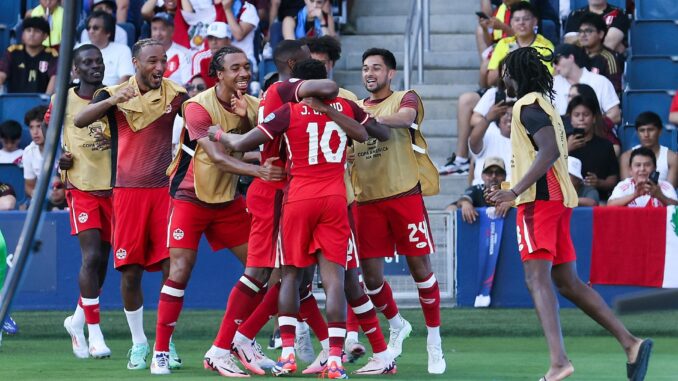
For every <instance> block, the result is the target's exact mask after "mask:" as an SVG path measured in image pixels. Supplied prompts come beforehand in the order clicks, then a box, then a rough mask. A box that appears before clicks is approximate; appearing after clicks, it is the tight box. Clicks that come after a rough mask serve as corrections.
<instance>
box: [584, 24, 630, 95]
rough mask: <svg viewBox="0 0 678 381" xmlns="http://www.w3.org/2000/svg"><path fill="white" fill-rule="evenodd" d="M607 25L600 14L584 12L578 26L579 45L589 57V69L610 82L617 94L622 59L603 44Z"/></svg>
mask: <svg viewBox="0 0 678 381" xmlns="http://www.w3.org/2000/svg"><path fill="white" fill-rule="evenodd" d="M606 33H607V25H605V21H604V20H603V18H602V17H601V16H600V15H597V14H595V13H587V14H585V15H584V16H583V17H582V19H581V23H580V26H579V45H580V46H581V47H582V48H584V50H585V51H586V54H587V55H588V57H589V61H590V65H591V71H592V72H594V73H597V74H600V75H602V76H604V77H605V78H607V79H609V80H610V82H612V86H614V90H615V91H616V92H617V96H620V95H621V93H622V72H623V71H624V69H623V61H622V59H621V57H620V56H619V54H618V53H617V52H614V51H612V50H610V49H609V48H607V47H606V46H605V45H603V40H604V39H605V34H606Z"/></svg>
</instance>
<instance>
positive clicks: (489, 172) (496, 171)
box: [483, 168, 506, 176]
mask: <svg viewBox="0 0 678 381" xmlns="http://www.w3.org/2000/svg"><path fill="white" fill-rule="evenodd" d="M483 173H484V174H486V175H488V176H492V175H494V176H501V175H503V174H505V173H506V172H504V171H503V170H502V169H500V168H488V169H486V170H485V171H483Z"/></svg>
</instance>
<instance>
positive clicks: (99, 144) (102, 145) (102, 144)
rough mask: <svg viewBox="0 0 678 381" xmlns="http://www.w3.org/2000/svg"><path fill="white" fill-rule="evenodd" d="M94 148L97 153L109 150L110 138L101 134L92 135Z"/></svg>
mask: <svg viewBox="0 0 678 381" xmlns="http://www.w3.org/2000/svg"><path fill="white" fill-rule="evenodd" d="M94 148H95V149H97V150H99V151H105V150H107V149H111V138H109V137H106V135H104V134H103V133H101V132H95V133H94Z"/></svg>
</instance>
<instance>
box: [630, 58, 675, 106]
mask: <svg viewBox="0 0 678 381" xmlns="http://www.w3.org/2000/svg"><path fill="white" fill-rule="evenodd" d="M676 73H678V56H675V57H659V56H646V57H638V56H632V57H631V58H630V59H629V60H628V61H626V74H625V77H626V84H627V87H628V88H629V89H631V90H643V89H653V90H655V89H663V90H675V89H678V75H676ZM667 110H668V108H667Z"/></svg>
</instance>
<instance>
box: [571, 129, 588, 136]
mask: <svg viewBox="0 0 678 381" xmlns="http://www.w3.org/2000/svg"><path fill="white" fill-rule="evenodd" d="M572 134H573V135H575V136H584V134H586V130H585V129H583V128H572Z"/></svg>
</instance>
